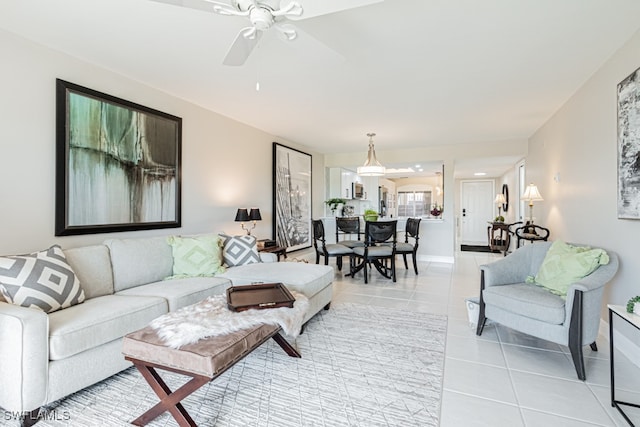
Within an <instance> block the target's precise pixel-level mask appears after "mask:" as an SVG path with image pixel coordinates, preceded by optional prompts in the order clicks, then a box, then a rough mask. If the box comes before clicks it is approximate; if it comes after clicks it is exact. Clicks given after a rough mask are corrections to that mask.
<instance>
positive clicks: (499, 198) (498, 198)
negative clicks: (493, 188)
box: [493, 193, 507, 216]
mask: <svg viewBox="0 0 640 427" xmlns="http://www.w3.org/2000/svg"><path fill="white" fill-rule="evenodd" d="M493 203H495V204H496V205H498V216H501V212H502V205H503V204H505V203H507V199H505V198H504V194H502V193H498V194H496V199H495V200H494V201H493Z"/></svg>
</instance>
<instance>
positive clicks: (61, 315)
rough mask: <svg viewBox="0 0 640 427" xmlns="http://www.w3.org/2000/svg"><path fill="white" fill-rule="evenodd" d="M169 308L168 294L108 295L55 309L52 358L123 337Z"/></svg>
mask: <svg viewBox="0 0 640 427" xmlns="http://www.w3.org/2000/svg"><path fill="white" fill-rule="evenodd" d="M166 312H167V302H166V300H165V299H164V298H160V297H138V296H119V295H105V296H102V297H98V298H92V299H90V300H87V301H85V303H84V304H80V305H76V306H73V307H70V308H67V309H65V310H60V311H57V312H55V313H51V314H50V315H49V359H50V360H60V359H65V358H67V357H70V356H73V355H74V354H78V353H80V352H83V351H85V350H88V349H91V348H94V347H97V346H99V345H101V344H105V343H108V342H110V341H113V340H115V339H118V338H120V337H123V336H124V335H126V334H128V333H130V332H133V331H135V330H137V329H140V328H143V327H144V326H145V325H147V324H148V323H149V322H150V321H151V320H153V319H155V318H156V317H159V316H161V315H163V314H164V313H166Z"/></svg>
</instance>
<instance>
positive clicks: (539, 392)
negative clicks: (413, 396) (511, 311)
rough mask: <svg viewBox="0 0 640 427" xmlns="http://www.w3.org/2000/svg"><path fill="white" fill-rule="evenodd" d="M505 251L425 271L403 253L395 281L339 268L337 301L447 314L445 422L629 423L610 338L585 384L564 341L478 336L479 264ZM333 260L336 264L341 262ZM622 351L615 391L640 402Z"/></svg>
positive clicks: (493, 328)
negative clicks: (616, 403) (621, 407)
mask: <svg viewBox="0 0 640 427" xmlns="http://www.w3.org/2000/svg"><path fill="white" fill-rule="evenodd" d="M498 256H500V255H494V254H482V253H471V252H460V253H456V256H455V263H454V264H446V263H436V262H422V263H419V265H418V268H419V270H420V274H419V275H418V276H416V275H415V274H414V273H413V270H405V269H404V265H403V264H402V262H401V259H400V258H398V260H399V261H400V263H399V268H398V270H397V271H398V280H397V282H396V283H393V282H392V281H391V280H388V279H385V278H383V277H382V276H380V275H379V274H378V273H377V272H376V271H375V270H374V271H373V273H372V278H371V280H370V282H369V284H367V285H365V284H364V279H363V276H362V273H359V274H358V275H356V277H355V278H351V277H344V276H343V272H338V271H337V269H336V279H335V282H334V302H356V303H360V304H370V305H375V306H381V307H395V308H403V309H408V310H415V311H424V312H429V313H440V314H446V315H447V316H448V329H447V343H446V358H445V370H444V372H445V373H444V384H443V396H442V408H441V426H442V427H452V426H456V427H457V426H489V427H497V426H509V427H511V426H514V427H515V426H527V427H530V426H544V427H547V426H554V427H556V426H593V425H599V426H626V425H628V424H627V423H626V422H625V421H624V419H623V418H622V416H621V415H620V414H619V413H618V412H617V410H615V409H614V408H612V407H611V405H610V386H609V343H608V338H607V337H605V336H599V337H598V340H597V343H598V347H599V351H598V352H593V351H591V349H590V348H589V347H588V346H587V347H585V350H584V351H585V356H586V358H585V365H586V370H587V380H586V381H585V382H583V381H579V380H578V379H577V377H576V375H575V370H574V367H573V364H572V362H571V356H570V355H569V352H568V349H567V348H566V347H564V346H560V345H557V344H554V343H551V342H547V341H542V340H539V339H536V338H533V337H530V336H527V335H524V334H521V333H518V332H516V331H513V330H511V329H508V328H506V327H503V326H497V325H491V324H490V325H487V326H486V327H485V330H484V332H483V334H482V336H480V337H478V336H476V335H475V332H474V330H472V328H471V327H470V325H469V322H468V316H467V310H466V305H465V298H467V297H469V296H476V295H477V294H478V285H479V277H480V273H479V269H478V266H479V265H481V264H484V263H488V262H491V261H492V260H495V259H496V257H498ZM331 263H332V264H334V265H335V260H333V259H331ZM345 264H346V263H345ZM615 357H616V381H617V384H618V385H619V387H618V386H617V387H616V389H617V390H618V388H620V389H623V391H617V392H616V393H617V397H618V398H621V397H624V398H626V399H627V401H631V402H638V403H640V369H638V368H636V367H635V365H633V364H632V363H630V362H629V361H628V360H627V359H625V358H624V356H621V355H620V356H619V355H618V352H616V356H615ZM630 390H635V393H634V392H631V391H630ZM623 394H624V395H625V396H622V395H623ZM633 411H635V412H634V413H633V414H632V419H633V421H634V422H635V423H636V425H639V426H640V409H634V410H633ZM633 411H632V410H629V412H633Z"/></svg>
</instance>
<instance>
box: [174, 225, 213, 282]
mask: <svg viewBox="0 0 640 427" xmlns="http://www.w3.org/2000/svg"><path fill="white" fill-rule="evenodd" d="M167 243H169V245H171V249H172V251H173V276H171V277H169V279H176V278H183V277H196V276H215V275H216V273H223V272H224V271H225V268H224V267H223V266H222V240H221V239H220V238H219V237H218V236H217V235H210V236H193V237H180V236H171V237H168V238H167Z"/></svg>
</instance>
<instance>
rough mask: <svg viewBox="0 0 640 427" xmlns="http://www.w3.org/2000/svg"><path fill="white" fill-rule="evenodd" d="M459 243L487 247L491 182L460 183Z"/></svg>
mask: <svg viewBox="0 0 640 427" xmlns="http://www.w3.org/2000/svg"><path fill="white" fill-rule="evenodd" d="M461 187H462V188H461V189H460V195H461V199H462V200H461V203H460V207H461V209H462V211H461V212H460V218H461V223H462V226H461V227H460V243H461V244H465V245H487V244H488V242H487V226H488V224H487V221H491V220H492V219H493V217H494V216H493V200H494V198H495V194H493V193H494V188H493V187H494V183H493V181H462V183H461Z"/></svg>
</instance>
